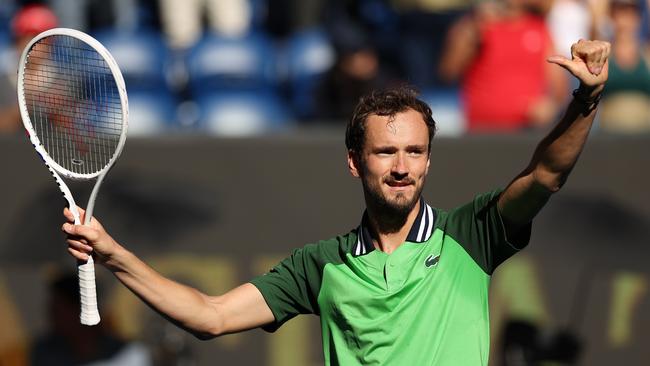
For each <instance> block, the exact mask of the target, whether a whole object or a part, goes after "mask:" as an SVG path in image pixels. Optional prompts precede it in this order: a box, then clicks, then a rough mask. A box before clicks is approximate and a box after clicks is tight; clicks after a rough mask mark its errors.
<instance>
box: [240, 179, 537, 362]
mask: <svg viewBox="0 0 650 366" xmlns="http://www.w3.org/2000/svg"><path fill="white" fill-rule="evenodd" d="M499 193H500V191H494V192H490V193H487V194H483V195H479V196H477V197H476V198H475V199H474V200H473V201H472V202H470V203H468V204H466V205H463V206H460V207H458V208H455V209H453V210H451V211H449V212H445V211H443V210H440V209H437V208H433V207H431V206H429V205H428V204H426V203H425V202H424V201H421V205H420V212H419V214H418V217H417V219H416V220H415V223H414V224H413V227H412V228H411V229H410V232H409V235H408V237H407V240H406V242H404V243H403V244H402V245H401V246H399V247H398V248H397V249H396V250H395V251H394V252H393V253H391V254H386V253H384V252H382V251H379V250H375V248H374V246H373V244H372V238H371V236H370V234H369V231H368V230H367V218H366V216H365V214H364V218H363V219H362V222H361V225H359V227H357V228H356V229H355V230H352V231H351V232H349V233H347V234H345V235H341V236H338V237H335V238H332V239H329V240H324V241H321V242H319V243H316V244H309V245H307V246H305V247H303V248H301V249H297V250H295V251H294V252H293V253H292V254H291V256H289V257H288V258H286V259H285V260H283V261H282V262H280V263H279V264H278V265H277V266H275V267H274V268H273V269H271V270H270V272H268V273H266V274H265V275H263V276H260V277H257V278H255V279H253V280H252V281H251V283H252V284H253V285H255V286H256V287H257V288H258V289H259V290H260V292H261V293H262V295H263V296H264V299H265V300H266V302H267V304H268V306H269V307H270V309H271V311H272V312H273V315H274V316H275V321H274V322H273V323H271V324H269V325H267V326H266V327H265V329H266V330H268V331H274V330H275V329H277V328H278V327H280V326H281V325H282V324H283V323H284V322H286V321H287V320H289V319H291V318H293V317H294V316H296V315H298V314H317V315H320V319H321V328H322V339H323V352H324V357H325V363H326V364H327V365H345V366H348V365H436V366H444V365H449V366H461V365H468V366H470V365H471V366H477V365H487V364H488V356H489V344H490V340H489V332H490V327H489V314H488V285H489V282H490V275H491V274H492V272H493V271H494V269H495V268H496V267H497V266H498V265H499V264H500V263H501V262H503V261H504V260H505V259H507V258H508V257H510V256H511V255H512V254H514V253H515V252H517V251H518V250H519V249H521V248H523V247H524V246H525V245H526V244H527V243H528V239H529V236H530V226H529V227H528V229H527V230H525V232H524V234H523V235H521V237H518V238H510V239H511V240H510V241H509V240H508V238H506V233H505V229H504V226H503V223H502V221H501V217H500V215H499V212H498V210H497V204H496V201H497V198H498V195H499Z"/></svg>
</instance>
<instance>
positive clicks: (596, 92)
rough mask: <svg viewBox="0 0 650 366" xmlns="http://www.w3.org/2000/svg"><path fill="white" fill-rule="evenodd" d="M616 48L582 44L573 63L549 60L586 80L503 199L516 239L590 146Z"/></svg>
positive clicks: (503, 209)
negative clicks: (589, 137)
mask: <svg viewBox="0 0 650 366" xmlns="http://www.w3.org/2000/svg"><path fill="white" fill-rule="evenodd" d="M609 52H610V44H609V43H607V42H602V41H584V40H580V41H579V42H577V43H575V44H574V45H573V46H572V47H571V55H572V59H571V60H569V59H567V58H565V57H562V56H553V57H550V58H549V59H548V61H549V62H551V63H555V64H557V65H560V66H562V67H564V68H565V69H567V70H568V71H569V72H570V73H571V74H573V75H574V76H575V77H576V78H578V80H579V81H580V87H579V88H578V89H577V91H576V92H574V98H573V100H572V101H571V103H570V104H569V106H568V108H567V111H566V112H565V114H564V117H562V119H561V120H560V122H558V124H557V125H556V126H555V127H554V128H553V130H552V131H551V132H550V133H549V134H548V135H547V136H546V137H545V138H544V139H543V140H542V141H541V142H540V143H539V145H538V146H537V149H536V150H535V153H534V154H533V158H532V160H531V162H530V164H529V165H528V167H527V168H526V169H525V170H524V171H523V172H522V173H521V174H519V175H518V176H517V177H516V178H515V179H514V180H513V181H512V182H511V183H510V184H509V185H508V187H507V188H506V189H505V191H504V192H503V193H502V195H501V197H499V201H498V207H499V212H500V213H501V216H502V217H503V220H504V222H505V225H506V230H507V231H508V234H509V235H516V234H517V232H518V231H519V229H520V228H521V227H523V226H524V225H527V224H528V223H529V222H530V221H531V220H532V219H533V217H535V215H536V214H537V213H538V212H539V210H541V208H542V207H543V206H544V204H545V203H546V202H547V201H548V199H549V197H550V196H551V195H552V194H553V193H555V192H557V191H558V190H559V189H560V188H561V187H562V185H563V184H564V183H565V182H566V180H567V178H568V176H569V173H570V172H571V170H572V169H573V166H574V165H575V163H576V161H577V160H578V156H579V155H580V152H581V151H582V148H583V147H584V145H585V142H586V140H587V136H588V135H589V130H590V129H591V125H592V123H593V121H594V117H595V115H596V107H597V100H598V98H599V97H600V94H601V93H602V91H603V88H604V84H605V81H607V75H608V74H607V68H608V62H607V59H608V56H609Z"/></svg>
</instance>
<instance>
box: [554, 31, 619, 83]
mask: <svg viewBox="0 0 650 366" xmlns="http://www.w3.org/2000/svg"><path fill="white" fill-rule="evenodd" d="M610 50H611V45H610V44H609V42H604V41H585V40H583V39H581V40H579V41H578V42H577V43H574V44H573V45H572V46H571V60H569V59H568V58H566V57H564V56H551V57H549V58H548V59H547V61H548V62H551V63H554V64H558V65H560V66H562V67H564V68H565V69H567V70H568V71H569V72H570V73H571V74H573V75H574V76H575V77H576V78H578V79H579V80H580V82H581V84H582V85H583V86H586V87H591V88H593V89H595V88H597V87H598V86H601V85H603V84H605V81H607V77H608V65H609V63H608V61H607V59H608V58H609V53H610Z"/></svg>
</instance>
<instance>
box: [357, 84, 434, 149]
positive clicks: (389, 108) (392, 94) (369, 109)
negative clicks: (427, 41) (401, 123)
mask: <svg viewBox="0 0 650 366" xmlns="http://www.w3.org/2000/svg"><path fill="white" fill-rule="evenodd" d="M417 96H418V93H417V91H416V90H415V89H413V88H412V87H410V86H400V87H397V88H394V89H385V90H375V91H372V92H370V93H369V94H367V95H365V96H363V97H361V99H359V103H357V106H356V107H355V108H354V112H353V113H352V118H350V121H349V122H348V127H347V129H346V131H345V146H346V147H347V149H348V151H352V152H355V153H358V152H360V151H361V150H362V149H363V144H364V142H365V139H366V120H367V119H368V117H369V116H370V115H372V114H374V115H377V116H389V117H392V116H394V115H395V114H397V113H401V112H404V111H406V110H407V109H413V110H415V111H417V112H420V114H421V115H422V119H423V120H424V122H425V123H426V124H427V129H428V130H429V146H428V149H429V151H431V140H432V139H433V136H434V135H435V134H436V122H435V121H434V120H433V117H432V116H431V108H430V107H429V106H428V105H427V104H426V103H425V102H423V101H422V100H420V99H418V97H417Z"/></svg>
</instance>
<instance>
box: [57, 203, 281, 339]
mask: <svg viewBox="0 0 650 366" xmlns="http://www.w3.org/2000/svg"><path fill="white" fill-rule="evenodd" d="M64 215H65V216H66V218H67V219H68V221H69V222H68V223H65V224H63V231H64V232H65V233H67V235H68V239H67V241H68V251H69V252H70V254H71V255H72V256H74V257H75V258H77V259H79V260H83V261H85V260H87V259H88V255H89V253H90V252H94V253H95V258H96V261H97V262H98V263H101V264H103V265H104V266H105V267H106V268H107V269H109V270H110V271H111V272H113V274H114V275H115V277H117V279H119V280H120V281H121V282H122V283H123V284H124V285H125V286H126V287H127V288H129V290H131V291H132V292H133V293H134V294H136V295H137V296H138V297H139V298H141V299H142V300H143V301H144V302H145V303H147V304H148V305H149V306H150V307H151V308H153V309H154V310H156V311H157V312H158V313H160V314H161V315H163V316H164V317H166V318H168V319H169V320H170V321H172V322H173V323H175V324H176V325H178V326H179V327H181V328H183V329H185V330H187V331H188V332H190V333H192V334H194V335H195V336H196V337H198V338H200V339H209V338H213V337H216V336H219V335H222V334H228V333H236V332H240V331H244V330H247V329H252V328H256V327H259V326H262V325H264V324H268V323H270V322H272V321H273V320H274V316H273V313H272V312H271V309H269V307H268V305H267V304H266V302H265V300H264V298H263V297H262V294H261V293H260V292H259V290H258V289H257V288H256V287H255V286H253V285H252V284H250V283H247V284H244V285H241V286H239V287H237V288H235V289H233V290H231V291H229V292H227V293H226V294H223V295H221V296H208V295H206V294H203V293H201V292H200V291H198V290H196V289H194V288H191V287H188V286H185V285H182V284H180V283H178V282H174V281H172V280H170V279H168V278H165V277H163V276H162V275H160V274H159V273H158V272H156V271H155V270H154V269H153V268H151V267H149V266H148V265H147V264H145V263H144V262H143V261H141V260H140V259H139V258H137V257H136V256H135V255H134V254H133V253H131V252H129V251H128V250H126V249H125V248H124V247H122V246H121V245H120V244H118V243H117V242H116V241H115V240H113V238H112V237H111V236H110V235H109V234H108V233H107V232H106V231H105V230H104V228H103V227H102V225H101V224H100V223H99V222H98V221H96V220H95V219H94V218H93V220H92V221H91V225H90V226H82V225H73V224H72V223H71V222H72V221H74V219H73V217H72V214H71V213H70V211H69V210H68V209H67V208H66V209H65V211H64ZM82 221H83V218H82Z"/></svg>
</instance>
